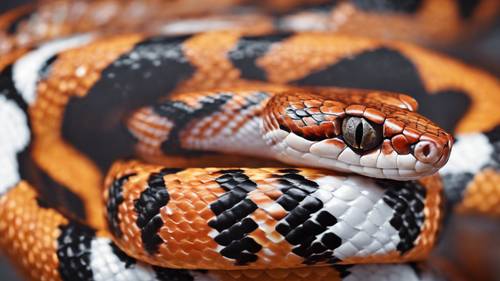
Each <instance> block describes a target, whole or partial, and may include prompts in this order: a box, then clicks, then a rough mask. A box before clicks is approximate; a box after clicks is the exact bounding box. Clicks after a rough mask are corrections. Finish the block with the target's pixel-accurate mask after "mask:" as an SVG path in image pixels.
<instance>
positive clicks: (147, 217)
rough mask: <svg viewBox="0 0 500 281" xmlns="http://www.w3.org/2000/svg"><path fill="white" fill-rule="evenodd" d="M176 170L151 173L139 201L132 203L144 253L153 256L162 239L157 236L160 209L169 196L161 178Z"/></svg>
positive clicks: (159, 226)
mask: <svg viewBox="0 0 500 281" xmlns="http://www.w3.org/2000/svg"><path fill="white" fill-rule="evenodd" d="M177 171H179V170H178V169H163V170H161V171H160V172H158V173H151V175H150V176H149V178H148V186H147V188H146V189H145V190H144V191H143V192H141V195H140V197H139V199H136V200H135V202H134V207H135V212H136V213H137V221H136V224H137V226H138V227H139V228H140V229H141V237H142V243H143V245H144V248H145V249H146V251H147V252H148V253H150V254H154V253H156V252H157V251H158V247H159V246H160V244H161V243H163V242H164V241H163V239H161V237H160V236H159V235H158V230H160V228H161V227H162V225H163V220H162V219H161V216H160V209H161V208H163V207H164V206H166V205H167V204H168V201H169V200H170V195H169V194H168V190H167V186H166V184H165V181H164V179H163V177H164V176H165V175H168V174H173V173H176V172H177Z"/></svg>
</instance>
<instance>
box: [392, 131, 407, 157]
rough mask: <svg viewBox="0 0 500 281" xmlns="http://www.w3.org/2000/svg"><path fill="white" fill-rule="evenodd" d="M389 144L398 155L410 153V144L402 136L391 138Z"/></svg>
mask: <svg viewBox="0 0 500 281" xmlns="http://www.w3.org/2000/svg"><path fill="white" fill-rule="evenodd" d="M391 144H392V147H393V148H394V150H396V152H397V153H398V154H408V153H410V143H409V142H408V140H407V139H406V137H405V136H404V135H396V136H394V137H392V139H391Z"/></svg>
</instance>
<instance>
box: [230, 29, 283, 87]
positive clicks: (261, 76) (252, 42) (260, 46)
mask: <svg viewBox="0 0 500 281" xmlns="http://www.w3.org/2000/svg"><path fill="white" fill-rule="evenodd" d="M290 35H291V34H285V33H284V34H274V35H267V36H246V37H242V38H240V40H239V41H238V44H237V45H236V47H235V48H234V49H233V50H231V51H230V52H229V53H228V58H229V60H230V61H231V63H232V64H233V66H235V67H236V68H238V69H239V70H240V73H241V78H244V79H250V80H260V81H266V80H267V75H266V73H265V71H264V70H263V69H262V68H260V67H259V66H258V65H257V60H258V59H259V58H260V57H262V56H264V55H265V54H266V53H267V51H268V50H269V48H270V47H271V45H272V44H274V43H277V42H281V41H283V40H285V39H286V38H288V37H290Z"/></svg>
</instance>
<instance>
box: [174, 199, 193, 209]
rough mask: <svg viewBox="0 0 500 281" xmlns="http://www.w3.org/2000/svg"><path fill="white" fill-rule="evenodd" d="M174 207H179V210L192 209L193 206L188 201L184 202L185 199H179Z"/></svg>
mask: <svg viewBox="0 0 500 281" xmlns="http://www.w3.org/2000/svg"><path fill="white" fill-rule="evenodd" d="M176 207H177V208H179V209H181V210H184V211H186V210H188V211H189V210H192V209H193V206H192V205H191V204H190V203H189V202H186V201H180V202H178V203H177V204H176Z"/></svg>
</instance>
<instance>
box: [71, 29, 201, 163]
mask: <svg viewBox="0 0 500 281" xmlns="http://www.w3.org/2000/svg"><path fill="white" fill-rule="evenodd" d="M188 38H189V37H186V36H183V37H155V38H150V39H148V40H145V41H143V42H141V43H138V44H136V45H135V46H134V48H133V49H132V50H130V51H129V52H128V53H126V54H124V55H122V56H121V57H119V58H118V59H117V60H116V61H115V62H113V63H111V64H110V65H108V66H107V67H106V68H105V69H104V70H103V71H102V73H101V78H100V79H99V80H98V81H97V82H96V83H95V84H94V85H93V87H92V88H91V89H90V90H89V93H88V94H87V95H86V96H85V97H84V98H80V97H73V98H71V99H70V100H69V102H68V105H67V106H66V110H65V115H64V120H63V125H62V136H63V137H64V139H65V140H66V141H67V142H68V143H71V144H73V145H74V146H75V147H76V148H77V149H78V150H80V151H82V152H83V153H85V154H86V155H88V156H89V157H90V158H91V159H92V160H94V161H95V162H96V163H97V164H98V166H99V167H100V168H101V169H102V171H105V170H107V168H108V167H109V165H110V164H111V163H112V162H113V161H114V160H115V159H118V158H123V157H128V156H131V155H133V154H134V146H135V142H136V140H135V139H134V138H133V136H132V135H130V133H129V132H128V131H127V129H126V128H125V127H124V125H123V123H122V122H123V120H125V117H126V116H125V115H126V114H128V113H130V112H132V111H133V110H134V109H137V108H139V107H142V106H146V105H148V104H153V103H154V102H156V101H157V99H158V98H160V97H165V96H166V95H168V94H169V93H170V92H171V91H172V90H173V89H174V88H175V87H176V86H177V85H178V83H179V82H181V81H184V80H186V79H188V78H189V77H190V76H191V75H192V73H193V72H194V70H195V68H194V67H193V66H192V65H191V64H190V63H189V61H188V60H187V59H186V58H185V56H184V53H183V50H182V43H183V42H184V41H185V40H187V39H188Z"/></svg>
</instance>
